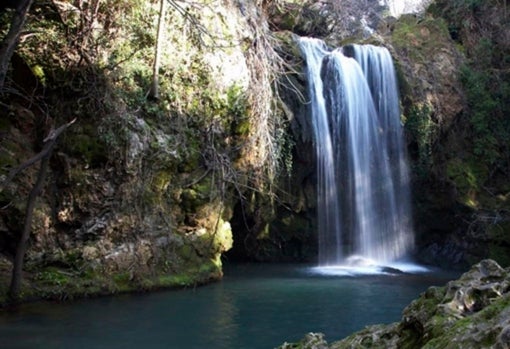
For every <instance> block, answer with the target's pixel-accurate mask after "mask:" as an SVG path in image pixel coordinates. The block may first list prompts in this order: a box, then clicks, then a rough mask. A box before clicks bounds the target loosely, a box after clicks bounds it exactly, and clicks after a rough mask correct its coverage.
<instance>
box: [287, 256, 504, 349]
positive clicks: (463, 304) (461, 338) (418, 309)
mask: <svg viewBox="0 0 510 349" xmlns="http://www.w3.org/2000/svg"><path fill="white" fill-rule="evenodd" d="M509 304H510V269H509V268H507V269H503V268H501V267H500V266H499V265H498V264H497V263H496V262H494V261H492V260H484V261H482V262H480V263H478V264H476V265H475V266H473V267H472V268H471V270H469V271H468V272H467V273H465V274H463V275H462V276H461V277H460V278H459V279H458V280H454V281H450V282H449V283H448V284H447V285H446V286H444V287H431V288H429V289H428V290H427V291H425V292H424V293H423V294H422V295H421V296H420V297H419V298H418V299H416V300H415V301H413V302H412V303H411V304H410V305H409V306H407V307H406V308H405V309H404V311H403V313H402V320H401V321H400V322H399V323H394V324H389V325H375V326H369V327H367V328H365V329H364V330H362V331H360V332H357V333H355V334H353V335H351V336H349V337H347V338H345V339H343V340H341V341H338V342H334V343H331V344H328V343H327V342H326V340H325V339H324V336H323V335H321V334H315V333H311V334H308V335H306V337H305V338H304V339H303V340H302V341H301V342H299V343H295V344H288V343H286V344H284V345H282V346H281V347H280V348H281V349H290V348H300V349H312V348H313V349H326V348H335V349H344V348H387V349H391V348H473V349H474V348H498V349H502V348H508V347H509V346H510V336H509V331H510V322H509V320H508V319H509V316H510V307H509Z"/></svg>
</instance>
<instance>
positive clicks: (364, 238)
mask: <svg viewBox="0 0 510 349" xmlns="http://www.w3.org/2000/svg"><path fill="white" fill-rule="evenodd" d="M300 46H301V50H302V52H303V55H304V56H305V59H306V64H307V79H308V86H309V95H310V99H311V102H310V105H311V115H312V116H311V117H312V120H313V121H312V123H313V126H314V133H315V135H314V136H315V142H316V154H317V177H318V183H317V185H318V189H317V191H318V201H317V210H318V229H319V264H320V265H322V266H328V265H339V264H345V263H346V262H347V261H349V260H351V261H352V260H353V259H352V256H359V258H355V260H364V261H366V260H369V261H375V262H374V263H387V262H391V261H394V260H396V259H398V258H400V257H403V256H405V255H406V254H407V253H408V252H409V251H410V249H412V247H413V244H414V241H413V233H412V229H411V226H412V224H411V212H410V193H409V173H408V169H407V163H406V154H405V147H404V144H403V134H402V132H403V131H402V125H401V123H400V110H399V100H398V92H397V83H396V80H395V71H394V67H393V62H392V59H391V56H390V54H389V52H388V50H387V49H385V48H383V47H376V46H372V45H364V46H361V45H349V46H346V47H343V48H339V49H335V50H329V49H328V48H327V47H326V46H325V44H324V43H323V42H322V41H320V40H317V39H311V38H302V39H301V41H300Z"/></svg>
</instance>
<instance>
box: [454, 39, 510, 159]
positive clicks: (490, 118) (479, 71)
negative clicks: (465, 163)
mask: <svg viewBox="0 0 510 349" xmlns="http://www.w3.org/2000/svg"><path fill="white" fill-rule="evenodd" d="M482 45H483V43H482ZM498 80H499V79H498V78H497V77H495V76H494V75H493V72H492V69H490V66H489V67H487V68H484V65H483V64H481V65H476V66H475V65H471V66H468V65H465V66H463V67H462V68H461V81H462V83H463V85H464V88H465V92H466V97H467V101H468V107H469V122H470V125H471V128H472V131H473V140H472V143H473V152H474V154H475V155H476V156H477V157H478V159H479V160H480V161H483V162H484V163H485V164H487V165H488V166H494V165H498V160H500V159H501V158H502V156H504V155H503V154H502V153H503V152H504V153H506V154H507V155H508V151H509V148H508V141H509V140H510V127H509V126H510V123H509V121H508V117H507V116H506V113H507V112H508V110H507V109H508V106H509V102H508V99H509V98H510V90H509V89H508V83H506V82H505V83H502V84H501V85H500V84H494V82H495V81H498Z"/></svg>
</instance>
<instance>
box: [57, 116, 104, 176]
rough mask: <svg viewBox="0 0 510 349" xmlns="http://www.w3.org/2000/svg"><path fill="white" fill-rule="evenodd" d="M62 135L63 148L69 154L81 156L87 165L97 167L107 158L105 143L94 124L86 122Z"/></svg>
mask: <svg viewBox="0 0 510 349" xmlns="http://www.w3.org/2000/svg"><path fill="white" fill-rule="evenodd" d="M70 131H71V132H67V133H66V134H65V135H64V137H63V143H64V148H65V150H66V151H67V152H69V153H70V154H71V155H73V156H76V157H79V158H80V157H81V158H82V159H83V160H84V161H85V162H86V163H87V164H88V165H89V166H91V167H97V166H99V165H100V164H103V163H105V162H106V161H107V159H108V151H107V148H106V145H105V143H104V142H103V141H102V140H101V138H100V137H99V136H98V131H97V129H95V127H94V125H91V124H86V125H82V126H81V127H77V128H76V130H73V129H71V130H70Z"/></svg>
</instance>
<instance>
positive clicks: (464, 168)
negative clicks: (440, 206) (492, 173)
mask: <svg viewBox="0 0 510 349" xmlns="http://www.w3.org/2000/svg"><path fill="white" fill-rule="evenodd" d="M446 174H447V176H448V178H449V179H450V180H451V181H452V182H453V183H454V184H455V187H456V188H457V190H458V192H459V194H460V201H461V202H462V203H463V204H465V205H467V206H470V207H474V208H476V207H478V205H479V203H478V200H477V195H478V192H479V191H480V188H481V187H482V186H483V184H484V183H485V181H486V180H487V178H488V170H487V168H486V167H485V164H484V163H483V162H478V161H476V160H475V159H468V160H461V159H459V158H455V159H451V160H450V161H448V163H447V165H446Z"/></svg>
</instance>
